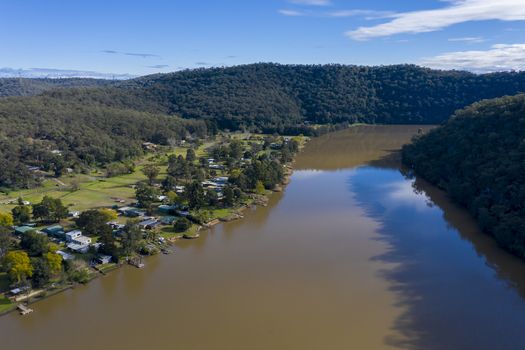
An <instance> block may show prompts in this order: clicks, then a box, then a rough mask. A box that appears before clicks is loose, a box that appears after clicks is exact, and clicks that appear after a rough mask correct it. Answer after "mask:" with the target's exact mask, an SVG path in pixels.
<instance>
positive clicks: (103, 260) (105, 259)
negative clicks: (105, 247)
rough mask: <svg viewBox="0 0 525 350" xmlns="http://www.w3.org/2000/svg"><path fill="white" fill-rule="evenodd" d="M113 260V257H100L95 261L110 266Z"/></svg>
mask: <svg viewBox="0 0 525 350" xmlns="http://www.w3.org/2000/svg"><path fill="white" fill-rule="evenodd" d="M112 259H113V258H112V257H111V255H99V256H97V258H96V259H95V261H96V262H97V263H99V264H109V263H110V262H111V260H112Z"/></svg>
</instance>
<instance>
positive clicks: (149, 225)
mask: <svg viewBox="0 0 525 350" xmlns="http://www.w3.org/2000/svg"><path fill="white" fill-rule="evenodd" d="M159 224H160V222H158V221H157V219H149V220H145V221H142V222H139V227H140V228H141V229H144V230H151V229H153V228H155V227H156V226H158V225H159Z"/></svg>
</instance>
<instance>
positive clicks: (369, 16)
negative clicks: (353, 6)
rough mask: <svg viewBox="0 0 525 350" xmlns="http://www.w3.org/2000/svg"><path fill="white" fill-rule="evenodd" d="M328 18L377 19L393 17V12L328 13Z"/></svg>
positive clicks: (352, 11)
mask: <svg viewBox="0 0 525 350" xmlns="http://www.w3.org/2000/svg"><path fill="white" fill-rule="evenodd" d="M328 16H329V17H355V16H362V17H365V19H379V18H389V17H395V16H396V13H395V12H390V11H374V10H340V11H334V12H330V13H328Z"/></svg>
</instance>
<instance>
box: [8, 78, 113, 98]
mask: <svg viewBox="0 0 525 350" xmlns="http://www.w3.org/2000/svg"><path fill="white" fill-rule="evenodd" d="M117 83H118V82H116V81H113V80H106V79H90V78H67V79H43V78H42V79H29V78H0V97H9V96H33V95H38V94H41V93H42V92H44V91H47V90H51V89H56V88H72V87H103V86H113V85H116V84H117Z"/></svg>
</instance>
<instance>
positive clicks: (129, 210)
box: [117, 207, 146, 218]
mask: <svg viewBox="0 0 525 350" xmlns="http://www.w3.org/2000/svg"><path fill="white" fill-rule="evenodd" d="M117 211H118V213H119V214H121V215H124V216H127V217H130V218H136V217H143V216H145V215H146V212H145V211H143V210H140V209H138V208H134V207H122V208H119V209H117Z"/></svg>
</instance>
